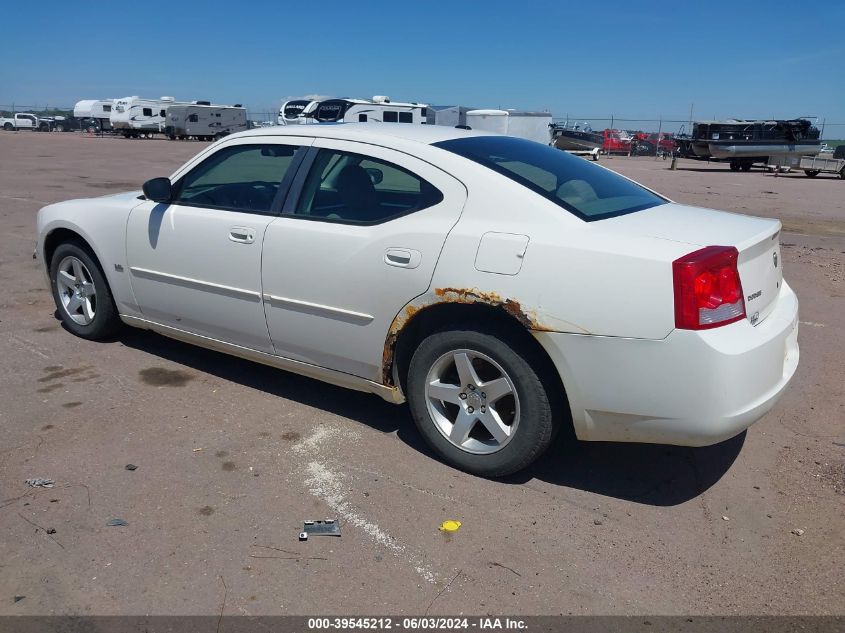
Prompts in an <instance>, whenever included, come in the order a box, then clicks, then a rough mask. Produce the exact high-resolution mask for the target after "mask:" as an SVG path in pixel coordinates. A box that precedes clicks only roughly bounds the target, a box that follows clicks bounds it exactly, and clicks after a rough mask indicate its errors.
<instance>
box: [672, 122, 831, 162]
mask: <svg viewBox="0 0 845 633" xmlns="http://www.w3.org/2000/svg"><path fill="white" fill-rule="evenodd" d="M676 140H678V141H679V145H680V150H681V155H682V156H686V157H688V158H698V159H701V160H721V161H727V162H729V164H730V168H731V169H732V170H733V171H739V170H740V169H741V170H743V171H749V170H750V169H751V166H752V165H754V164H755V163H764V164H766V165H768V166H775V167H795V166H797V165H798V163H799V162H800V160H801V157H802V156H809V155H816V154H818V153H819V151H821V141H820V140H819V130H818V128H816V127H815V126H814V125H813V124H812V122H810V121H809V120H808V119H776V120H753V121H752V120H741V119H728V120H726V121H696V122H695V123H694V124H693V126H692V134H690V135H689V136H686V135H684V136H683V137H682V138H681V139H678V138H676Z"/></svg>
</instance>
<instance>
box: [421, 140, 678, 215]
mask: <svg viewBox="0 0 845 633" xmlns="http://www.w3.org/2000/svg"><path fill="white" fill-rule="evenodd" d="M435 145H436V146H437V147H441V148H443V149H445V150H448V151H450V152H453V153H455V154H459V155H460V156H463V157H465V158H468V159H470V160H472V161H475V162H476V163H479V164H481V165H484V166H485V167H489V168H490V169H492V170H494V171H496V172H498V173H500V174H502V175H503V176H506V177H507V178H510V179H511V180H513V181H515V182H518V183H519V184H521V185H523V186H525V187H526V188H528V189H530V190H532V191H534V192H536V193H538V194H540V195H541V196H543V197H544V198H547V199H548V200H551V201H552V202H554V203H555V204H557V205H558V206H560V207H563V208H564V209H566V210H567V211H569V212H570V213H572V214H574V215H576V216H578V217H579V218H581V219H582V220H588V221H592V220H600V219H602V218H609V217H614V216H618V215H624V214H626V213H633V212H635V211H641V210H643V209H648V208H650V207H654V206H657V205H659V204H665V203H666V202H667V200H666V199H664V198H661V197H660V196H658V195H657V194H654V193H652V192H651V191H649V190H648V189H646V188H645V187H641V186H640V185H638V184H636V183H635V182H632V181H630V180H628V179H626V178H623V177H622V176H619V175H618V174H615V173H614V172H612V171H610V170H609V169H604V168H602V167H599V166H597V165H593V164H592V163H591V162H590V161H586V160H584V159H583V158H579V157H577V156H573V155H571V154H569V153H567V152H563V151H561V150H559V149H556V148H554V147H549V146H547V145H543V144H541V143H535V142H533V141H527V140H525V139H520V138H515V137H511V136H492V135H491V136H474V137H469V138H457V139H452V140H449V141H441V142H440V143H435Z"/></svg>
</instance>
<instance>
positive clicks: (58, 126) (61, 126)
mask: <svg viewBox="0 0 845 633" xmlns="http://www.w3.org/2000/svg"><path fill="white" fill-rule="evenodd" d="M64 131H65V126H64V125H62V124H61V123H57V124H56V132H64Z"/></svg>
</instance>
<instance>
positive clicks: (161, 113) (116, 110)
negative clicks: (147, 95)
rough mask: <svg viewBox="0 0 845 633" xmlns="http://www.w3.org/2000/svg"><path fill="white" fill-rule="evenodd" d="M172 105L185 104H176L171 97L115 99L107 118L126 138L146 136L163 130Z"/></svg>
mask: <svg viewBox="0 0 845 633" xmlns="http://www.w3.org/2000/svg"><path fill="white" fill-rule="evenodd" d="M173 105H187V104H185V103H178V104H177V102H176V101H175V100H174V99H173V97H161V99H142V98H141V97H137V96H136V97H124V98H123V99H115V100H114V105H113V106H112V110H111V117H110V119H109V120H110V121H111V125H112V127H113V128H114V129H115V130H117V131H118V132H120V133H122V134H123V136H125V137H126V138H129V137H135V138H137V137H139V136H148V135H151V134H155V133H157V132H161V131H163V130H164V126H165V117H166V116H167V109H168V108H169V107H170V106H173Z"/></svg>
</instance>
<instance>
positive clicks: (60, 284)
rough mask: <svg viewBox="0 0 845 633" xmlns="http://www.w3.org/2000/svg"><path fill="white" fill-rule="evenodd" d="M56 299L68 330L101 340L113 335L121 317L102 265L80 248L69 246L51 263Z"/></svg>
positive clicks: (59, 251) (67, 244)
mask: <svg viewBox="0 0 845 633" xmlns="http://www.w3.org/2000/svg"><path fill="white" fill-rule="evenodd" d="M50 280H51V282H52V287H53V288H52V289H53V299H54V300H55V302H56V307H57V308H58V311H59V317H60V318H61V319H62V322H63V323H64V324H65V326H66V327H67V329H69V330H70V331H71V332H73V333H74V334H76V335H77V336H80V337H82V338H86V339H91V340H97V339H102V338H107V337H109V336H111V335H113V334H114V333H115V332H116V331H117V330H118V328H119V327H120V317H119V316H118V314H117V308H116V307H115V305H114V300H113V299H112V294H111V290H110V289H109V286H108V283H107V282H106V279H105V277H104V275H103V273H102V271H101V270H100V267H99V265H98V264H97V262H96V261H95V259H94V257H93V256H92V255H91V254H90V253H89V252H88V250H87V249H86V248H84V247H82V246H81V245H80V244H77V243H74V242H65V243H64V244H60V245H59V246H58V247H57V248H56V250H55V251H54V252H53V257H52V259H51V261H50Z"/></svg>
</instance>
